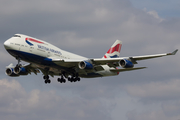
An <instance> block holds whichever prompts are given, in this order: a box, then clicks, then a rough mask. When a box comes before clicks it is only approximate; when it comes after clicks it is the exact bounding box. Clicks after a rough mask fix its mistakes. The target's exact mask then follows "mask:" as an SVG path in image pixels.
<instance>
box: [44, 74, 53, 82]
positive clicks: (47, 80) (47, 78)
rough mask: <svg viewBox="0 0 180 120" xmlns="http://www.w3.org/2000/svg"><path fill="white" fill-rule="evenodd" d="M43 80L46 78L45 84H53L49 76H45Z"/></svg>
mask: <svg viewBox="0 0 180 120" xmlns="http://www.w3.org/2000/svg"><path fill="white" fill-rule="evenodd" d="M43 78H44V80H45V81H44V83H46V84H47V83H51V80H50V79H49V76H48V75H45V76H44V77H43Z"/></svg>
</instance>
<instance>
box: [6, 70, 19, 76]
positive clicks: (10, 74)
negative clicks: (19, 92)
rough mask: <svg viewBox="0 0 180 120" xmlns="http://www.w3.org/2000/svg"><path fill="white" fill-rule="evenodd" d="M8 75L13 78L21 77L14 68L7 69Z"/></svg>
mask: <svg viewBox="0 0 180 120" xmlns="http://www.w3.org/2000/svg"><path fill="white" fill-rule="evenodd" d="M6 75H8V76H11V77H18V76H19V75H18V74H16V73H15V72H14V68H7V69H6Z"/></svg>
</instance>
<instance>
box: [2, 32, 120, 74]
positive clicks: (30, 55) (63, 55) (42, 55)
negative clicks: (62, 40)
mask: <svg viewBox="0 0 180 120" xmlns="http://www.w3.org/2000/svg"><path fill="white" fill-rule="evenodd" d="M4 46H5V48H6V50H7V51H8V52H9V53H10V54H11V55H12V56H14V57H15V58H21V60H23V61H26V62H29V63H33V64H35V65H37V67H39V68H45V67H49V68H50V70H52V71H53V72H54V73H56V74H55V75H59V72H60V71H61V70H60V69H66V66H59V65H56V64H54V63H52V61H50V60H52V59H62V60H63V59H73V60H76V59H82V60H88V58H86V57H83V56H80V55H76V54H73V53H70V52H67V51H64V50H61V49H59V48H58V47H56V46H54V45H52V44H50V43H47V42H45V41H42V40H39V39H36V38H32V37H30V36H26V35H22V34H16V35H15V36H13V37H12V38H10V39H8V40H7V41H5V43H4ZM102 67H103V68H104V70H102V71H98V72H97V71H92V73H90V74H82V75H80V76H81V77H103V76H113V75H117V73H114V72H111V71H110V70H109V69H110V67H109V66H108V65H102ZM82 73H83V72H82Z"/></svg>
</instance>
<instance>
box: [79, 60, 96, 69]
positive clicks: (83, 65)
mask: <svg viewBox="0 0 180 120" xmlns="http://www.w3.org/2000/svg"><path fill="white" fill-rule="evenodd" d="M78 66H79V68H80V69H93V65H92V64H91V63H89V62H87V61H81V62H80V63H79V65H78Z"/></svg>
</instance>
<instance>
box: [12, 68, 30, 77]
mask: <svg viewBox="0 0 180 120" xmlns="http://www.w3.org/2000/svg"><path fill="white" fill-rule="evenodd" d="M14 73H15V74H17V75H27V74H28V71H27V70H26V69H25V68H23V67H15V68H14Z"/></svg>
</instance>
